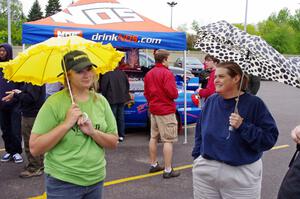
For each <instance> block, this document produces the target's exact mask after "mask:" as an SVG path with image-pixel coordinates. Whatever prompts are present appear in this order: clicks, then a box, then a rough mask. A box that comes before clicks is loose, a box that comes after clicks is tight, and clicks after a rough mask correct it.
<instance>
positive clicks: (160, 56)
mask: <svg viewBox="0 0 300 199" xmlns="http://www.w3.org/2000/svg"><path fill="white" fill-rule="evenodd" d="M169 56H170V53H169V52H168V51H167V50H163V49H159V50H157V51H155V54H154V59H155V63H163V61H164V60H165V59H168V57H169Z"/></svg>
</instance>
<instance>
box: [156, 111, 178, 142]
mask: <svg viewBox="0 0 300 199" xmlns="http://www.w3.org/2000/svg"><path fill="white" fill-rule="evenodd" d="M177 126H178V124H177V120H176V115H175V113H173V114H169V115H153V114H151V138H154V139H158V138H159V136H160V139H161V141H162V142H177V140H178V138H177V128H178V127H177Z"/></svg>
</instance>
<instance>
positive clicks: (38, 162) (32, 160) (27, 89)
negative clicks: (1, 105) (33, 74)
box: [2, 83, 46, 178]
mask: <svg viewBox="0 0 300 199" xmlns="http://www.w3.org/2000/svg"><path fill="white" fill-rule="evenodd" d="M45 93H46V92H45V86H34V85H32V84H30V83H25V84H23V85H22V86H21V87H20V90H19V89H14V90H12V91H10V92H9V95H7V96H6V97H4V98H2V101H5V102H9V101H12V100H14V99H15V100H17V101H18V103H19V107H20V110H21V113H22V122H21V124H22V125H21V127H22V128H21V130H22V135H23V138H24V147H25V153H26V156H27V160H28V165H27V166H26V167H25V170H24V171H22V172H21V173H20V177H21V178H30V177H34V176H40V175H42V174H43V169H44V166H43V155H40V156H36V157H33V156H32V154H31V153H30V150H29V138H30V133H31V129H32V127H33V124H34V121H35V118H36V116H37V114H38V112H39V110H40V108H41V107H42V105H43V103H44V101H45V96H46V94H45Z"/></svg>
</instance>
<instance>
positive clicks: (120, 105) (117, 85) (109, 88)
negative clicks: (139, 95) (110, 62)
mask: <svg viewBox="0 0 300 199" xmlns="http://www.w3.org/2000/svg"><path fill="white" fill-rule="evenodd" d="M121 63H123V61H121V62H120V65H119V66H122V64H121ZM100 88H101V93H102V95H103V96H104V97H105V98H106V99H107V101H108V102H109V104H110V107H111V110H112V112H113V113H114V116H115V118H116V121H117V126H118V134H119V141H120V142H123V140H124V138H125V119H124V106H125V103H126V102H128V101H129V100H130V95H129V82H128V78H127V76H126V73H125V72H124V71H122V70H120V68H119V67H118V68H116V69H115V70H114V71H110V72H107V73H105V74H104V75H103V76H102V77H101V79H100Z"/></svg>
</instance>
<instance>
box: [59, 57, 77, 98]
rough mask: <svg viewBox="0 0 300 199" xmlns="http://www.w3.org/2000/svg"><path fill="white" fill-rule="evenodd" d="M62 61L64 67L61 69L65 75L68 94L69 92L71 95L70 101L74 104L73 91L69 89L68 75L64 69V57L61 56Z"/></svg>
mask: <svg viewBox="0 0 300 199" xmlns="http://www.w3.org/2000/svg"><path fill="white" fill-rule="evenodd" d="M62 62H63V67H64V70H63V71H64V75H65V77H66V81H67V85H68V90H69V94H70V97H71V101H72V104H75V102H74V97H73V93H72V90H71V85H70V81H69V77H68V74H67V69H66V65H65V59H64V58H62Z"/></svg>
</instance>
